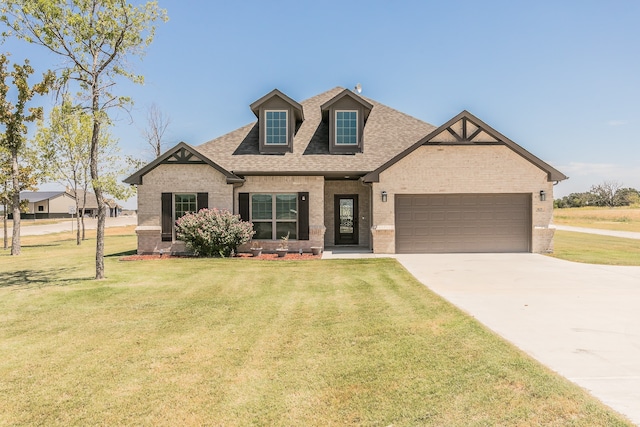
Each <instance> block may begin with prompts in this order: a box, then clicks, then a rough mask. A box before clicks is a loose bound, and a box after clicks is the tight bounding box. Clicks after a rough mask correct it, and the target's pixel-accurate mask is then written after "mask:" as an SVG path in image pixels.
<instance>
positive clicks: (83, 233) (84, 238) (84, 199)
mask: <svg viewBox="0 0 640 427" xmlns="http://www.w3.org/2000/svg"><path fill="white" fill-rule="evenodd" d="M86 206H87V184H86V177H85V185H84V194H83V195H82V219H81V224H82V240H86V239H87V237H86V235H85V230H86V229H85V227H84V214H85V209H86Z"/></svg>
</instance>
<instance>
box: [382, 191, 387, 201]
mask: <svg viewBox="0 0 640 427" xmlns="http://www.w3.org/2000/svg"><path fill="white" fill-rule="evenodd" d="M382 201H383V202H386V201H387V192H386V191H383V192H382Z"/></svg>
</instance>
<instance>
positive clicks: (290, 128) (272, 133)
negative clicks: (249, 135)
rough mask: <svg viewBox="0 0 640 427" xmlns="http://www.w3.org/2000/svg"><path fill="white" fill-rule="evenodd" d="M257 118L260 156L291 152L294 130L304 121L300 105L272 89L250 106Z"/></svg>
mask: <svg viewBox="0 0 640 427" xmlns="http://www.w3.org/2000/svg"><path fill="white" fill-rule="evenodd" d="M251 111H253V114H255V115H256V117H257V118H258V124H257V127H258V144H259V150H260V154H285V153H287V152H292V151H293V139H294V138H295V133H296V129H298V127H299V124H300V123H301V122H302V121H303V120H304V113H303V111H302V105H300V104H298V103H297V102H296V101H294V100H293V99H291V98H289V97H288V96H287V95H285V94H284V93H282V92H280V91H279V90H278V89H274V90H272V91H271V92H269V93H268V94H266V95H265V96H263V97H262V98H260V99H258V100H257V101H256V102H254V103H253V104H251Z"/></svg>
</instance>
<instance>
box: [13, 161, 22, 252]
mask: <svg viewBox="0 0 640 427" xmlns="http://www.w3.org/2000/svg"><path fill="white" fill-rule="evenodd" d="M11 178H12V180H13V188H12V189H11V203H12V205H13V236H12V237H11V255H20V181H19V179H18V150H17V149H14V150H11Z"/></svg>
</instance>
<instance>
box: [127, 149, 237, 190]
mask: <svg viewBox="0 0 640 427" xmlns="http://www.w3.org/2000/svg"><path fill="white" fill-rule="evenodd" d="M163 164H164V165H169V164H173V165H176V164H181V165H187V164H188V165H203V164H206V165H209V166H211V167H212V168H214V169H215V170H217V171H218V172H220V173H222V174H223V175H224V176H225V177H226V178H227V184H232V183H235V182H244V179H242V178H240V177H239V176H237V175H235V174H234V173H232V172H229V171H228V170H226V169H224V168H223V167H221V166H220V165H218V164H217V163H215V162H213V161H212V160H211V159H209V158H208V157H207V156H205V155H204V154H202V153H200V152H199V151H198V150H196V149H195V148H193V147H192V146H190V145H189V144H187V143H185V142H181V143H179V144H178V145H176V146H175V147H173V148H171V149H169V150H167V151H166V152H165V153H164V154H162V155H161V156H160V157H158V158H157V159H155V160H154V161H152V162H151V163H149V164H148V165H146V166H145V167H143V168H142V169H140V170H139V171H137V172H136V173H134V174H133V175H131V176H130V177H128V178H126V179H125V180H124V182H126V183H127V184H132V185H140V184H142V177H143V176H144V175H146V174H147V173H149V172H150V171H152V170H153V169H155V168H157V167H158V166H159V165H163Z"/></svg>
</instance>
